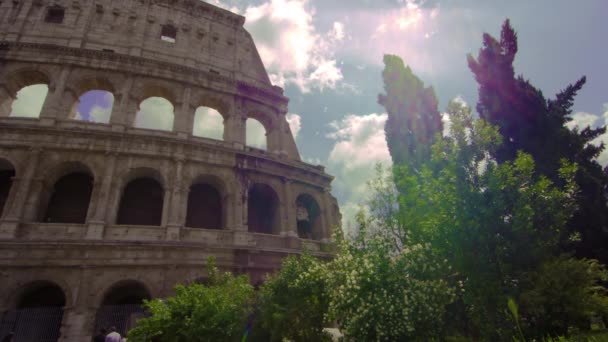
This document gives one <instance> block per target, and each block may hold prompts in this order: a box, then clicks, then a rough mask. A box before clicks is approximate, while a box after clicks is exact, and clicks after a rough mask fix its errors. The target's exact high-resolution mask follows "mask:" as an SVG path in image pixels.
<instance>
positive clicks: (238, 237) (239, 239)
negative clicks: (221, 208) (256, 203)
mask: <svg viewBox="0 0 608 342" xmlns="http://www.w3.org/2000/svg"><path fill="white" fill-rule="evenodd" d="M239 172H240V171H239V168H238V166H237V168H236V174H235V178H236V179H235V182H234V184H235V186H234V189H233V192H234V202H233V203H234V212H232V213H230V212H229V213H228V215H233V216H234V218H235V219H234V227H231V228H232V229H233V230H234V244H235V245H241V246H248V245H249V243H250V239H249V233H248V222H247V201H248V198H249V184H248V180H247V178H246V177H245V176H243V175H241V174H239Z"/></svg>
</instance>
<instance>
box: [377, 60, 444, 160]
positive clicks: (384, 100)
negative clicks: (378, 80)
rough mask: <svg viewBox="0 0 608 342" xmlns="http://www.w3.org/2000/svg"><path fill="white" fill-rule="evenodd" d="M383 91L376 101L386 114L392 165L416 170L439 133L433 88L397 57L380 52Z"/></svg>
mask: <svg viewBox="0 0 608 342" xmlns="http://www.w3.org/2000/svg"><path fill="white" fill-rule="evenodd" d="M384 65H385V67H384V71H383V72H382V78H383V80H384V91H385V92H386V94H380V95H378V103H379V104H380V105H382V106H384V108H386V111H387V113H388V120H387V122H386V126H385V129H384V130H385V133H386V142H387V145H388V149H389V152H390V154H391V157H392V158H393V163H394V164H395V165H409V166H411V167H412V168H414V169H416V168H418V167H419V166H420V165H422V163H424V162H425V161H426V160H427V159H428V158H429V157H430V147H431V145H432V144H433V141H434V139H435V135H437V134H441V130H442V122H441V115H440V114H439V111H438V110H437V98H436V97H435V91H434V90H433V88H425V87H424V84H423V83H422V81H421V80H420V79H419V78H418V77H417V76H416V75H414V73H413V72H412V70H411V69H410V68H409V67H405V65H404V64H403V60H401V58H399V57H398V56H394V55H384Z"/></svg>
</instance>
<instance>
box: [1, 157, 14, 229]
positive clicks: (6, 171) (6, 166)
mask: <svg viewBox="0 0 608 342" xmlns="http://www.w3.org/2000/svg"><path fill="white" fill-rule="evenodd" d="M13 177H15V168H14V167H13V165H12V164H11V163H10V162H8V161H7V160H4V159H0V217H2V213H3V212H4V207H5V206H6V203H7V201H8V195H9V193H10V191H11V186H12V185H13Z"/></svg>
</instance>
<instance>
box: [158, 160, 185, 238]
mask: <svg viewBox="0 0 608 342" xmlns="http://www.w3.org/2000/svg"><path fill="white" fill-rule="evenodd" d="M174 160H175V169H174V170H175V173H174V177H173V187H172V189H171V190H170V191H169V190H168V191H166V192H165V193H166V194H167V193H170V194H171V195H170V201H169V202H168V203H169V212H168V215H169V218H168V224H167V235H166V237H165V238H166V240H170V241H179V239H180V229H181V226H182V225H183V222H180V216H181V215H180V213H181V212H182V210H181V209H182V203H183V202H184V201H183V195H184V192H185V191H184V189H183V184H182V183H183V181H182V173H183V165H184V160H183V158H175V159H174ZM165 203H167V201H165ZM163 211H164V210H163Z"/></svg>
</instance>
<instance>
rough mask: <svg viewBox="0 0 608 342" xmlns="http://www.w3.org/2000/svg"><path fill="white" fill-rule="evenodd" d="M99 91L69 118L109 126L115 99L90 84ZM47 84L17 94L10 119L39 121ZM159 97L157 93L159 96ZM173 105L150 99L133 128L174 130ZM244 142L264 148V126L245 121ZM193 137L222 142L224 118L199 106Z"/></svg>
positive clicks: (142, 105) (85, 96)
mask: <svg viewBox="0 0 608 342" xmlns="http://www.w3.org/2000/svg"><path fill="white" fill-rule="evenodd" d="M95 86H98V87H99V88H95V89H91V90H87V91H85V92H84V93H83V94H81V95H80V96H79V98H78V99H77V101H76V102H75V103H74V104H73V105H72V108H71V111H70V113H69V115H68V118H70V119H73V120H77V121H83V122H91V123H104V124H108V123H110V117H111V115H112V109H113V107H114V102H115V98H114V95H113V93H112V92H111V90H110V89H111V86H110V85H109V84H103V82H101V83H99V84H95V85H92V87H95ZM48 90H49V88H48V85H47V84H44V83H39V84H32V85H27V86H24V87H23V88H21V89H20V90H19V91H17V93H16V97H15V99H14V100H13V101H12V102H11V103H10V109H8V107H9V104H5V106H6V107H7V111H8V115H9V116H12V117H25V118H39V117H40V113H41V112H42V107H43V105H44V102H45V99H46V97H47V95H48ZM159 95H160V94H159ZM174 111H175V107H174V105H173V103H172V102H171V101H170V100H168V99H167V98H165V97H162V96H150V97H147V98H145V99H144V100H143V101H141V102H140V103H139V107H138V111H137V113H136V114H135V118H134V121H133V127H135V128H145V129H153V130H160V131H173V127H174V119H175V113H174ZM245 126H246V128H245V143H246V145H248V146H251V147H256V148H261V149H266V147H267V137H266V136H267V131H266V128H265V126H264V125H263V124H262V123H261V122H260V121H259V120H257V119H255V118H247V120H246V122H245ZM191 133H192V135H194V136H197V137H203V138H209V139H215V140H224V117H223V115H222V114H221V113H220V112H219V111H218V110H216V109H214V108H211V107H206V106H199V107H197V108H196V110H195V112H194V122H193V126H192V132H191Z"/></svg>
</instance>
